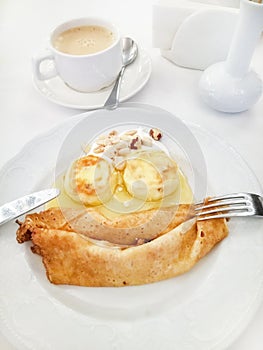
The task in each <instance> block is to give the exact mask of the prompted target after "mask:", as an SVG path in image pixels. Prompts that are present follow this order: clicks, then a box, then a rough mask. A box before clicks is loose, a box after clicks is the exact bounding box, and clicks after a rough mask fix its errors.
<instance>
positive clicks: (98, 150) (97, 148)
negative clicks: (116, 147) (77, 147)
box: [93, 145, 105, 153]
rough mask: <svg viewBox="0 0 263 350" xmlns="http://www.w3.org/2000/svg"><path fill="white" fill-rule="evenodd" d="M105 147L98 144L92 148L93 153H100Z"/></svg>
mask: <svg viewBox="0 0 263 350" xmlns="http://www.w3.org/2000/svg"><path fill="white" fill-rule="evenodd" d="M104 149H105V147H104V146H102V145H99V146H98V147H96V148H94V150H93V152H94V153H102V152H104Z"/></svg>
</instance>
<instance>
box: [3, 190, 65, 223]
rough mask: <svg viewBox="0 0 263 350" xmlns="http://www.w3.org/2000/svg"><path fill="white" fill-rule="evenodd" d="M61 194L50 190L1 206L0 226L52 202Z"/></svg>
mask: <svg viewBox="0 0 263 350" xmlns="http://www.w3.org/2000/svg"><path fill="white" fill-rule="evenodd" d="M59 194H60V191H59V190H58V189H57V188H50V189H47V190H43V191H39V192H34V193H31V194H29V195H27V196H24V197H21V198H18V199H16V200H14V201H12V202H9V203H6V204H4V205H2V206H0V225H3V224H5V223H6V222H8V221H10V220H13V219H16V218H17V217H19V216H20V215H23V214H25V213H27V212H29V211H30V210H32V209H35V208H37V207H39V206H41V205H43V204H45V203H47V202H49V201H51V200H52V199H54V198H56V197H57V196H58V195H59Z"/></svg>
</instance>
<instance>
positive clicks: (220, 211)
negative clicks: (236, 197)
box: [195, 205, 249, 217]
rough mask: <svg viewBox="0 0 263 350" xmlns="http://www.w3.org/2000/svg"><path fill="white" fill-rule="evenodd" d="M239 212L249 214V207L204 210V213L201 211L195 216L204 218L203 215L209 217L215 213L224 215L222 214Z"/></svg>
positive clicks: (234, 206)
mask: <svg viewBox="0 0 263 350" xmlns="http://www.w3.org/2000/svg"><path fill="white" fill-rule="evenodd" d="M233 210H234V211H235V210H236V211H238V212H239V213H240V211H244V210H245V211H246V212H249V207H248V206H246V205H232V206H227V207H223V208H221V207H220V208H218V207H217V208H215V209H210V210H204V211H200V212H199V213H196V214H195V215H196V216H197V217H200V216H203V215H208V214H213V213H222V212H229V211H233Z"/></svg>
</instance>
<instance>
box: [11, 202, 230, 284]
mask: <svg viewBox="0 0 263 350" xmlns="http://www.w3.org/2000/svg"><path fill="white" fill-rule="evenodd" d="M19 225H20V227H19V229H18V230H17V241H18V242H19V243H23V242H25V241H28V240H32V242H33V246H32V251H33V252H34V253H37V254H39V255H41V256H42V260H43V263H44V266H45V268H46V273H47V277H48V279H49V281H50V282H52V283H54V284H71V285H78V286H96V287H98V286H125V285H140V284H146V283H152V282H156V281H160V280H163V279H167V278H171V277H174V276H176V275H179V274H182V273H184V272H186V271H188V270H189V269H191V268H192V267H193V266H194V265H195V264H196V263H197V262H198V261H199V260H200V259H201V258H202V257H203V256H204V255H206V254H207V253H208V252H209V251H210V250H211V249H212V248H213V247H214V246H215V245H216V244H217V243H218V242H220V241H221V240H222V239H223V238H225V237H226V236H227V234H228V228H227V225H226V221H225V220H224V219H214V220H207V221H196V219H195V218H194V217H193V212H192V210H191V206H190V205H179V206H176V207H169V208H160V209H158V210H156V209H151V210H145V211H141V212H136V213H131V214H125V215H121V216H119V217H116V218H115V219H108V218H106V217H105V216H103V215H102V214H101V213H100V212H98V211H97V210H96V209H87V210H78V209H59V208H51V209H48V210H46V211H43V212H40V213H39V214H37V213H36V214H29V215H27V216H26V218H25V221H24V222H23V223H22V222H19ZM94 239H95V240H96V241H94ZM104 241H107V242H110V244H101V242H104Z"/></svg>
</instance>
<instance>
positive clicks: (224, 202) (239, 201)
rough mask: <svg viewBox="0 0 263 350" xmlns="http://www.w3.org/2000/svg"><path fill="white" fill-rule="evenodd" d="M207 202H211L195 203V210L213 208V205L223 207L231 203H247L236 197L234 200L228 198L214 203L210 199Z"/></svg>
mask: <svg viewBox="0 0 263 350" xmlns="http://www.w3.org/2000/svg"><path fill="white" fill-rule="evenodd" d="M209 203H211V204H203V205H197V206H196V204H195V211H200V210H203V209H208V208H214V207H217V208H221V207H225V206H227V205H231V204H232V205H236V204H237V205H240V204H247V202H246V201H245V200H244V199H236V200H235V201H233V200H232V199H230V200H224V201H218V202H216V203H214V202H213V201H212V202H209Z"/></svg>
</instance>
